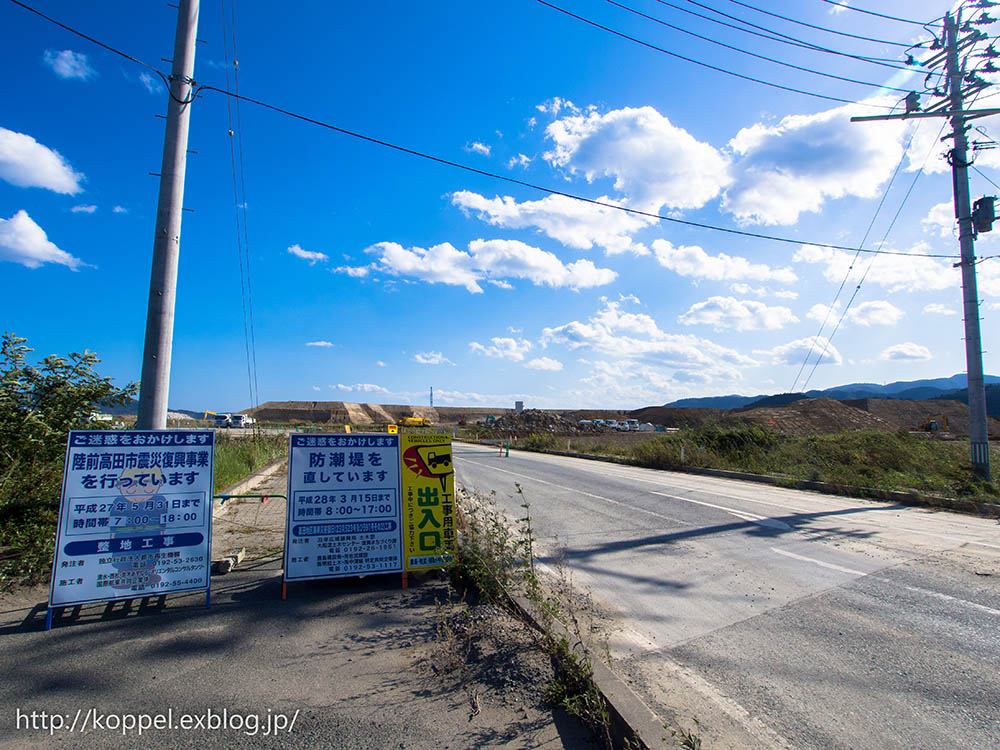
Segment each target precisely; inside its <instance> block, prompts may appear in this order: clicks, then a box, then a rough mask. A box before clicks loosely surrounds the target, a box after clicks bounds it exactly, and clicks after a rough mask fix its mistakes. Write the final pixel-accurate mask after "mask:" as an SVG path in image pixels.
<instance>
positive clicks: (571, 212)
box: [451, 190, 656, 255]
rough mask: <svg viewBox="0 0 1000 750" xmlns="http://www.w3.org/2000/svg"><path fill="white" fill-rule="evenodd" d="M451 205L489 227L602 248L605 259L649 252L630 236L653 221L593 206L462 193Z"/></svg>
mask: <svg viewBox="0 0 1000 750" xmlns="http://www.w3.org/2000/svg"><path fill="white" fill-rule="evenodd" d="M597 200H600V201H601V202H604V203H611V204H614V205H619V201H615V200H614V199H612V198H608V197H606V196H605V197H601V198H598V199H597ZM451 201H452V203H454V204H455V205H456V206H458V207H460V208H461V209H462V210H463V211H465V212H466V213H468V212H469V211H475V212H476V213H477V214H478V216H479V218H480V219H482V220H483V221H485V222H488V223H489V224H492V225H493V226H497V227H505V228H508V229H524V228H528V227H534V228H537V229H538V230H539V231H542V232H544V233H545V234H547V235H548V236H549V237H551V238H552V239H554V240H558V241H559V242H561V243H562V244H564V245H566V246H567V247H572V248H575V249H577V250H589V249H591V248H592V247H593V246H594V245H598V246H600V247H603V248H604V249H605V250H606V251H607V252H608V254H609V255H611V254H615V253H623V252H626V251H631V252H634V253H636V254H637V255H646V254H648V253H649V250H648V249H647V248H646V247H645V246H644V245H642V244H637V243H634V242H632V235H633V234H634V233H635V232H637V231H638V230H639V229H642V228H643V227H646V226H649V225H651V224H655V223H656V219H650V218H646V217H643V216H636V215H634V214H629V213H626V212H625V211H618V210H616V209H613V208H606V207H604V206H596V205H594V204H592V203H585V202H583V201H578V200H574V199H572V198H567V197H566V196H563V195H549V196H546V197H545V198H542V199H541V200H537V201H525V202H523V203H518V202H517V201H515V200H514V199H513V198H512V197H510V196H504V197H503V198H501V197H499V196H497V197H496V198H492V199H491V198H486V197H485V196H482V195H479V194H478V193H473V192H470V191H468V190H462V191H459V192H457V193H454V194H453V195H452V197H451Z"/></svg>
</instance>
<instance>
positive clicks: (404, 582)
mask: <svg viewBox="0 0 1000 750" xmlns="http://www.w3.org/2000/svg"><path fill="white" fill-rule="evenodd" d="M409 587H410V582H409V580H408V579H407V577H406V571H405V570H404V571H403V588H404V589H405V588H409Z"/></svg>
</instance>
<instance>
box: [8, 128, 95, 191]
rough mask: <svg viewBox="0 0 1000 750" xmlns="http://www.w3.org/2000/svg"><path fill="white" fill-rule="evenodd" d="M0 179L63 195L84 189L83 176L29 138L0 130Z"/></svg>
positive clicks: (53, 153) (56, 154)
mask: <svg viewBox="0 0 1000 750" xmlns="http://www.w3.org/2000/svg"><path fill="white" fill-rule="evenodd" d="M0 179H3V180H6V181H7V182H9V183H10V184H11V185H16V186H17V187H40V188H46V189H47V190H51V191H53V192H55V193H62V194H63V195H76V194H77V193H79V192H80V191H81V190H83V188H81V187H80V180H82V179H83V175H82V174H80V173H79V172H74V171H73V168H72V167H70V165H69V164H68V163H67V162H66V160H65V159H64V158H63V157H62V156H60V155H59V152H58V151H53V150H52V149H50V148H47V147H46V146H43V145H42V144H41V143H39V142H38V141H36V140H35V139H34V138H32V137H31V136H30V135H25V134H24V133H16V132H14V131H13V130H7V129H6V128H0Z"/></svg>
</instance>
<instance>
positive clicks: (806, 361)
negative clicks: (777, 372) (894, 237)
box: [789, 123, 943, 393]
mask: <svg viewBox="0 0 1000 750" xmlns="http://www.w3.org/2000/svg"><path fill="white" fill-rule="evenodd" d="M919 127H920V123H917V126H916V127H915V128H914V129H913V132H911V133H910V138H909V140H908V141H907V143H906V145H905V146H904V147H903V152H902V154H900V157H899V163H897V164H896V169H895V170H894V171H893V173H892V177H891V178H890V179H889V183H888V184H887V185H886V186H885V190H883V191H882V200H880V201H879V204H878V206H877V207H876V208H875V214H874V215H873V216H872V220H871V221H870V222H869V223H868V228H867V229H866V230H865V234H864V236H863V237H862V238H861V243H860V244H859V246H858V247H859V248H860V247H864V244H865V242H867V241H868V235H869V234H871V231H872V227H874V226H875V222H876V220H877V219H878V216H879V214H880V213H881V212H882V206H884V205H885V201H886V199H887V198H888V197H889V190H890V189H891V188H892V185H893V183H894V182H895V181H896V177H898V176H899V170H900V169H902V167H903V162H904V161H906V152H907V151H909V150H910V145H911V144H912V143H913V139H914V138H915V137H916V135H917V129H918V128H919ZM942 130H943V127H942ZM911 189H912V188H911ZM860 256H861V251H860V250H858V251H857V252H855V253H854V258H853V259H851V264H850V265H849V266H848V267H847V273H845V274H844V278H843V280H841V282H840V287H839V288H838V289H837V293H836V294H835V295H834V296H833V302H832V303H830V306H829V307H827V309H826V315H825V316H824V317H823V322H822V323H821V324H820V326H819V331H817V332H816V336H814V337H813V344H815V343H816V342H817V341H819V337H820V336H822V335H823V329H824V328H826V324H827V321H829V319H830V314H831V313H832V312H833V309H834V305H836V304H837V300H838V299H840V293H841V292H842V291H844V286H845V285H846V284H847V279H848V278H850V276H851V271H853V270H854V264H855V263H857V262H858V258H859V257H860ZM838 325H839V323H838ZM832 338H833V337H832V335H831V337H830V339H827V343H828V344H829V341H830V340H831V339H832ZM813 344H810V346H809V351H807V352H806V356H805V357H804V358H803V360H802V365H801V366H800V367H799V371H798V373H797V374H796V375H795V380H794V381H793V382H792V387H791V390H790V391H789V392H790V393H794V392H795V386H797V385H798V383H799V378H800V377H802V371H803V370H805V368H806V365H808V364H809V357H810V356H811V355H812V353H813ZM825 355H826V348H824V350H823V351H822V352H821V353H820V355H819V356H818V357H817V359H816V364H817V365H818V364H819V363H820V362H821V361H822V359H823V357H824V356H825ZM813 370H815V365H814V366H813ZM810 377H812V374H811V373H810ZM806 382H807V383H808V379H807V381H806ZM803 390H805V386H803Z"/></svg>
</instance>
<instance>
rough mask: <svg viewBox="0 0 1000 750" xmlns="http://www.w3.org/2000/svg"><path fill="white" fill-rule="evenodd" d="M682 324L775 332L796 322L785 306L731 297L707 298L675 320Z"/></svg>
mask: <svg viewBox="0 0 1000 750" xmlns="http://www.w3.org/2000/svg"><path fill="white" fill-rule="evenodd" d="M678 321H679V322H681V323H683V324H684V325H687V326H691V325H710V326H712V327H713V328H714V329H715V330H717V331H722V330H726V329H732V330H734V331H758V330H761V329H767V330H775V329H778V328H783V327H784V326H786V325H787V324H789V323H797V322H798V321H799V319H798V318H796V317H795V315H793V314H792V311H791V310H789V309H788V308H787V307H768V306H767V305H765V304H764V303H763V302H756V301H753V300H738V299H736V298H734V297H709V298H708V299H707V300H706V301H704V302H697V303H695V304H694V305H692V306H691V309H689V310H688V311H687V312H686V313H684V314H683V315H681V316H680V317H679V318H678Z"/></svg>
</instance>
